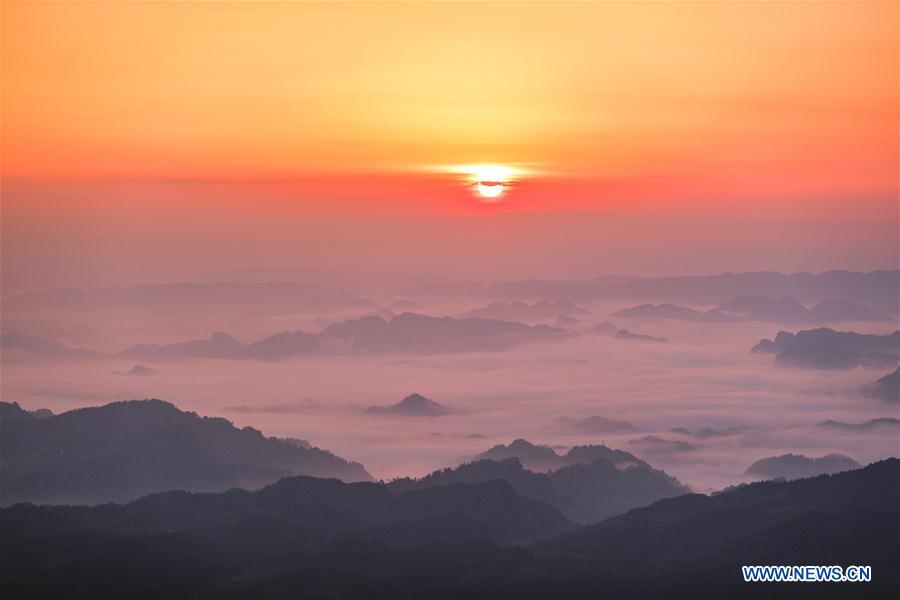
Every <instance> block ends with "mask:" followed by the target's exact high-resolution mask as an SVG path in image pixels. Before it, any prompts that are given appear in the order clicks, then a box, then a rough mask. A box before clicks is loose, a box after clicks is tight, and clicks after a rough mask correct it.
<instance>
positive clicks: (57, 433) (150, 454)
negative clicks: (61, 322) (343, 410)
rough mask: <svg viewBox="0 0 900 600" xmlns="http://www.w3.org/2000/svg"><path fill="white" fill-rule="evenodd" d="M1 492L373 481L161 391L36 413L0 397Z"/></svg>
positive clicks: (128, 491) (68, 496)
mask: <svg viewBox="0 0 900 600" xmlns="http://www.w3.org/2000/svg"><path fill="white" fill-rule="evenodd" d="M0 408H2V413H0V454H2V457H3V461H2V464H0V502H2V504H3V505H9V504H12V503H15V502H36V503H51V504H70V503H71V504H94V503H102V502H121V501H126V500H132V499H135V498H138V497H140V496H143V495H145V494H149V493H152V492H161V491H166V490H193V491H222V490H227V489H229V488H232V487H245V488H251V489H252V488H258V487H260V486H263V485H267V484H270V483H273V482H275V481H277V480H279V479H281V478H282V477H285V476H288V475H311V476H314V477H335V478H337V479H341V480H344V481H368V480H371V479H372V478H371V476H370V475H369V473H367V472H366V470H365V469H364V468H363V466H362V465H360V464H358V463H354V462H348V461H346V460H344V459H342V458H339V457H337V456H335V455H334V454H331V453H330V452H327V451H325V450H320V449H318V448H306V447H303V446H302V445H299V444H297V443H294V442H292V441H289V440H280V439H277V438H271V437H265V436H263V434H262V433H260V432H259V431H258V430H256V429H253V428H252V427H244V428H243V429H238V428H237V427H235V426H234V425H232V424H231V423H230V422H229V421H226V420H225V419H221V418H209V417H200V416H198V415H197V414H196V413H193V412H184V411H181V410H179V409H178V408H176V407H175V406H174V405H172V404H169V403H168V402H163V401H161V400H132V401H127V402H114V403H112V404H107V405H105V406H101V407H95V408H83V409H78V410H73V411H69V412H65V413H62V414H59V415H56V416H50V417H46V418H38V416H36V415H35V414H34V413H29V412H27V411H24V410H22V409H21V408H20V407H19V406H18V405H17V404H9V403H6V402H4V403H0Z"/></svg>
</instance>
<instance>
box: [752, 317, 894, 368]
mask: <svg viewBox="0 0 900 600" xmlns="http://www.w3.org/2000/svg"><path fill="white" fill-rule="evenodd" d="M750 352H752V353H759V352H768V353H775V364H777V365H782V366H789V367H805V368H810V369H851V368H854V367H858V366H867V367H885V366H896V365H897V361H898V359H900V356H898V353H900V331H895V332H894V333H891V334H887V335H870V334H861V333H855V332H852V331H835V330H833V329H828V328H827V327H822V328H820V329H809V330H804V331H798V332H797V333H796V334H793V333H788V332H786V331H779V332H778V335H777V336H776V337H775V339H774V340H762V341H760V342H759V343H758V344H756V346H754V347H753V348H752V349H751V350H750Z"/></svg>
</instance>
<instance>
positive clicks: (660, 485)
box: [389, 458, 689, 523]
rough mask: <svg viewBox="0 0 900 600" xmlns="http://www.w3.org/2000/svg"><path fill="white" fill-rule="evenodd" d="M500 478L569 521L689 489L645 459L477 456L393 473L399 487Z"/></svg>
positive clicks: (606, 514) (595, 517)
mask: <svg viewBox="0 0 900 600" xmlns="http://www.w3.org/2000/svg"><path fill="white" fill-rule="evenodd" d="M495 479H502V480H504V481H506V482H507V483H509V484H510V485H511V486H512V487H513V488H514V489H515V490H516V491H517V492H518V493H519V494H521V495H523V496H525V497H526V498H532V499H534V500H540V501H541V502H546V503H547V504H551V505H553V506H555V507H556V508H557V509H559V510H560V512H562V513H563V514H564V515H566V516H567V517H568V518H570V519H572V520H573V521H578V522H582V523H592V522H597V521H600V520H602V519H605V518H607V517H609V516H612V515H615V514H619V513H622V512H625V511H627V510H630V509H632V508H636V507H638V506H645V505H647V504H650V503H651V502H655V501H656V500H659V499H661V498H669V497H672V496H677V495H680V494H686V493H688V492H689V490H688V489H687V488H685V487H684V486H683V485H681V484H680V483H679V482H678V480H676V479H675V478H673V477H670V476H669V475H666V474H665V473H664V472H662V471H658V470H655V469H652V468H650V467H649V466H645V465H636V466H631V467H626V468H624V469H618V468H616V467H615V465H613V464H612V463H611V462H609V461H608V460H605V459H603V458H595V459H594V460H592V461H590V462H587V463H581V462H575V463H572V464H570V465H568V466H565V467H561V468H559V469H557V470H554V471H551V472H549V473H535V472H532V471H529V470H527V469H524V468H523V467H522V464H521V463H520V462H519V459H517V458H506V459H503V460H498V461H495V460H487V459H482V460H477V461H474V462H471V463H467V464H464V465H460V466H459V467H457V468H455V469H443V470H440V471H435V472H434V473H432V474H430V475H427V476H425V477H422V478H421V479H409V478H404V479H397V480H395V481H392V482H391V483H390V484H389V485H390V487H391V489H394V490H397V491H408V490H414V489H422V488H425V487H431V486H435V485H447V484H449V483H468V484H473V483H483V482H486V481H492V480H495Z"/></svg>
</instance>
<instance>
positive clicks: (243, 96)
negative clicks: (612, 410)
mask: <svg viewBox="0 0 900 600" xmlns="http://www.w3.org/2000/svg"><path fill="white" fill-rule="evenodd" d="M897 7H898V4H897V3H896V2H883V3H876V2H865V3H859V2H853V3H837V2H810V3H801V2H793V3H765V4H763V3H737V2H733V3H724V2H723V3H696V4H690V3H672V4H660V3H621V4H619V3H599V2H598V3H590V4H565V5H560V4H559V3H555V4H540V3H531V4H514V5H513V4H508V3H497V4H487V3H484V4H480V3H479V4H468V3H467V4H460V3H455V4H438V3H425V2H422V3H417V4H377V3H365V4H363V3H356V4H344V3H341V4H335V3H331V4H313V3H251V2H244V3H232V4H214V3H146V4H144V3H136V2H128V3H116V4H113V3H105V2H104V3H69V2H66V3H14V2H4V3H3V15H2V17H3V18H2V28H3V29H2V34H3V35H2V61H3V62H2V78H3V85H2V111H3V113H2V116H3V120H2V123H3V130H2V151H3V163H2V168H3V172H4V174H5V175H6V176H7V177H9V176H17V177H18V176H27V177H33V178H44V179H60V178H71V177H76V178H88V179H90V178H110V177H112V178H121V177H124V178H131V177H137V178H192V179H193V178H222V177H225V178H256V179H259V178H262V179H266V178H269V177H277V178H300V179H306V180H307V181H311V180H312V179H316V180H318V181H319V183H318V184H317V185H316V186H315V187H314V188H313V189H315V190H316V192H317V193H318V195H320V196H321V195H323V194H324V195H328V193H329V190H331V191H332V192H334V191H335V190H340V193H342V194H346V193H348V190H350V192H349V193H357V192H358V190H360V189H363V188H364V186H365V185H366V183H365V179H366V176H371V177H372V178H373V179H372V181H375V180H376V179H377V180H378V181H381V182H382V184H383V185H388V187H390V188H391V189H392V190H393V191H396V192H397V193H402V194H408V195H416V194H422V193H424V194H426V195H427V194H428V193H430V192H433V191H434V189H433V184H434V182H433V181H432V182H431V183H430V184H429V183H428V182H425V181H423V175H422V170H423V169H427V168H428V167H429V166H432V165H441V164H455V163H471V162H495V163H527V164H529V165H534V166H535V167H536V168H537V169H539V170H540V171H541V172H542V173H544V175H543V176H542V178H543V179H544V180H545V181H544V182H543V185H542V186H541V188H540V189H541V190H542V192H546V195H547V196H548V198H547V199H545V200H543V201H542V199H541V198H537V197H535V194H534V193H532V194H531V199H530V200H529V201H528V202H526V203H524V204H523V206H525V207H529V208H535V207H536V208H545V209H546V208H554V207H555V206H556V205H557V204H559V205H562V206H565V205H566V201H567V200H569V201H571V202H573V203H575V204H576V205H577V206H578V208H589V209H590V208H599V209H603V208H607V207H608V206H610V205H612V206H621V205H623V204H624V205H626V206H627V203H628V202H629V200H634V202H636V203H637V204H640V203H641V202H651V203H655V204H660V203H662V204H665V203H667V202H668V203H671V202H680V203H684V204H685V205H687V208H690V203H691V201H701V200H702V199H704V198H706V199H711V198H715V199H717V201H722V200H724V199H729V200H732V201H746V202H749V203H754V202H783V201H785V199H786V198H803V197H814V198H822V197H828V198H834V197H839V198H843V197H851V196H852V197H854V198H857V199H865V198H872V197H880V198H882V199H883V198H884V197H885V196H886V197H888V198H892V199H893V198H895V193H896V184H897V182H896V169H897V135H898V133H897V131H898V109H897V106H898V54H900V49H898V9H897ZM351 175H352V176H353V177H352V178H351V177H350V176H351ZM426 179H427V178H426ZM360 182H362V183H360ZM385 182H388V183H385ZM553 182H557V183H558V184H559V185H560V187H559V188H558V189H556V188H554V186H553V185H551V184H552V183H553ZM525 183H528V182H525ZM382 184H379V185H382ZM428 185H432V187H428ZM422 186H424V187H422ZM522 187H527V186H522ZM532 187H534V186H532ZM554 191H558V192H559V193H554ZM335 193H336V192H335ZM551 196H552V197H553V198H552V199H550V197H551ZM514 200H515V197H514V196H512V195H509V196H508V201H509V202H513V201H514ZM542 202H544V203H545V204H544V205H542ZM879 206H882V207H883V204H882V205H879Z"/></svg>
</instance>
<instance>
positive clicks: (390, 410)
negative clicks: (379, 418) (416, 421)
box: [366, 394, 454, 417]
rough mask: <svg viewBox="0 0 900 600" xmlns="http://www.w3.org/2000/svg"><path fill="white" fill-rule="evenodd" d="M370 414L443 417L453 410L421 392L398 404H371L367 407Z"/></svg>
mask: <svg viewBox="0 0 900 600" xmlns="http://www.w3.org/2000/svg"><path fill="white" fill-rule="evenodd" d="M366 412H367V413H368V414H370V415H401V416H405V417H442V416H444V415H449V414H453V412H454V411H453V410H452V409H450V408H447V407H446V406H444V405H443V404H438V403H437V402H435V401H434V400H429V399H428V398H426V397H425V396H422V395H420V394H410V395H409V396H407V397H406V398H404V399H403V400H401V401H400V402H398V403H397V404H391V405H389V406H370V407H369V408H367V409H366Z"/></svg>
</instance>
